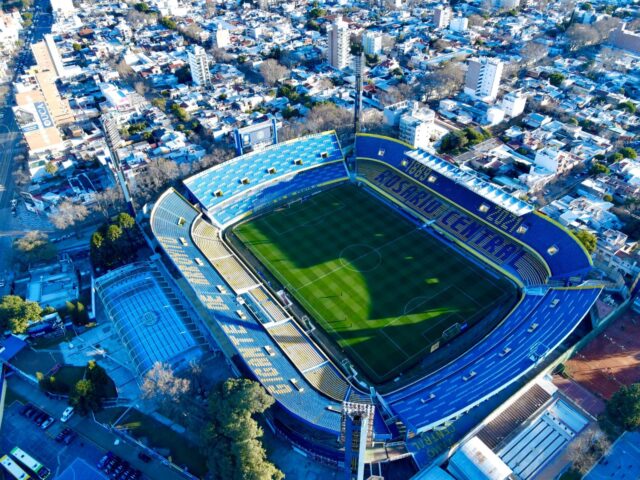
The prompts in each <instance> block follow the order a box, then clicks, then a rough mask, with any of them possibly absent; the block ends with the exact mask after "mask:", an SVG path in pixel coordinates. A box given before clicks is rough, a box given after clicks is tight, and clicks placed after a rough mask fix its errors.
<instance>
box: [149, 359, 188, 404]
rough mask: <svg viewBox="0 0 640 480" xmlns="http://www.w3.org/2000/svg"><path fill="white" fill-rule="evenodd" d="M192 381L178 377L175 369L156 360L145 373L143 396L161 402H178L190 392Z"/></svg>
mask: <svg viewBox="0 0 640 480" xmlns="http://www.w3.org/2000/svg"><path fill="white" fill-rule="evenodd" d="M190 387H191V383H190V382H189V380H187V379H185V378H180V377H177V376H176V375H175V374H174V373H173V369H172V368H171V366H169V365H168V364H166V363H162V362H156V363H154V364H153V367H152V368H151V369H150V370H149V371H148V372H147V373H146V374H145V376H144V381H143V382H142V387H141V390H142V397H143V398H146V399H150V400H155V401H158V402H160V403H163V402H166V401H169V402H173V403H175V402H178V401H179V400H180V398H181V397H182V396H183V395H185V394H187V393H188V392H189V389H190Z"/></svg>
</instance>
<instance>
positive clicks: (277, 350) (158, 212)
mask: <svg viewBox="0 0 640 480" xmlns="http://www.w3.org/2000/svg"><path fill="white" fill-rule="evenodd" d="M199 219H201V217H200V214H199V213H198V211H197V210H196V209H195V208H193V207H192V206H191V205H190V204H189V202H187V201H186V200H185V199H184V198H183V197H182V196H180V195H179V194H178V193H177V192H176V191H175V190H173V189H170V190H168V191H167V192H165V193H164V194H163V195H161V196H160V198H159V199H158V200H157V202H156V204H155V205H154V207H153V210H152V212H151V219H150V223H151V229H152V231H153V234H154V235H155V237H156V239H157V240H158V242H159V243H160V245H161V246H162V248H163V249H164V251H165V252H166V254H167V256H168V257H169V258H170V259H171V260H172V262H173V263H174V265H175V266H176V267H177V268H178V270H180V272H181V273H182V275H183V276H184V277H185V278H186V279H187V280H188V283H189V284H190V286H191V288H192V289H193V290H194V292H195V294H196V296H197V297H198V298H199V299H200V300H201V301H202V304H203V306H204V307H205V308H206V309H207V310H208V311H209V312H210V314H211V317H212V319H213V320H214V321H215V323H216V325H218V326H219V327H220V329H221V330H222V331H223V332H224V334H225V335H226V336H227V338H228V339H229V341H230V343H231V344H232V345H233V346H234V348H235V349H236V351H237V352H238V353H239V355H240V357H241V358H242V360H243V362H244V363H245V365H246V366H247V368H248V369H249V370H250V371H251V372H252V374H253V375H254V377H255V378H256V379H257V380H258V381H259V382H260V383H261V384H262V385H263V386H264V387H265V388H266V389H267V390H268V391H269V392H270V393H271V394H272V395H273V397H274V398H275V399H276V401H277V403H278V404H279V405H280V406H281V407H282V408H284V409H285V410H286V411H288V412H289V413H290V414H291V415H293V416H294V417H295V418H298V419H300V420H302V421H304V422H305V423H306V424H308V425H309V426H311V427H315V428H318V429H320V430H322V431H324V432H328V433H331V434H339V432H340V414H339V412H340V409H341V403H340V402H338V401H336V400H333V399H330V398H328V396H325V395H323V394H321V393H320V392H319V391H318V390H316V389H315V388H313V385H312V384H311V383H310V382H308V381H307V379H306V378H305V377H304V376H303V375H302V374H301V372H300V371H299V367H297V366H296V365H295V364H294V362H293V361H292V360H291V359H290V358H289V357H288V356H287V355H286V354H285V353H284V350H283V349H281V347H280V346H279V344H278V343H277V342H276V341H275V340H274V339H273V338H272V337H271V335H269V333H267V330H266V329H265V328H264V326H263V325H262V324H261V323H260V322H259V321H258V320H257V319H255V318H254V316H253V315H252V314H251V312H250V311H249V310H248V309H247V306H246V303H245V302H244V301H239V299H238V297H237V296H236V295H235V294H234V293H232V286H231V284H230V283H229V282H228V281H227V280H226V278H225V277H224V276H223V275H222V274H221V272H219V271H218V270H216V268H214V266H213V265H212V264H211V263H209V262H208V261H200V262H195V261H194V259H195V258H205V259H206V257H203V252H202V251H201V250H200V249H199V248H198V247H197V245H196V243H195V241H194V238H192V237H191V235H190V234H189V232H190V230H191V226H192V225H195V226H196V227H198V226H199V227H200V229H199V230H198V232H202V231H203V230H202V229H203V227H202V226H201V225H200V222H197V221H198V220H199ZM209 232H212V230H209ZM238 266H239V268H243V267H242V266H241V265H240V264H239V263H238ZM245 273H246V274H247V276H249V278H250V275H249V274H248V272H246V271H245ZM232 274H235V272H232ZM252 283H253V284H257V282H256V281H253V280H252ZM221 290H222V291H221ZM253 290H256V289H255V288H254V289H253ZM262 293H264V291H263V292H262ZM274 306H275V303H274ZM239 312H240V313H239ZM240 314H241V315H240ZM298 333H299V335H300V338H302V339H306V337H304V336H303V335H302V333H300V331H298ZM307 342H310V341H309V340H308V339H307ZM309 347H310V348H311V349H312V350H311V351H313V352H315V353H316V354H317V355H318V358H317V359H316V360H317V363H318V364H321V363H323V362H328V359H327V358H326V357H323V355H322V354H321V353H320V352H319V350H317V349H315V347H314V346H313V345H312V344H311V343H309ZM335 373H336V375H337V376H338V378H340V380H341V381H342V382H344V383H345V385H348V384H347V381H346V380H345V379H344V378H341V377H340V376H339V374H338V373H337V371H336V372H335ZM293 381H295V382H293ZM330 386H331V385H330ZM334 391H335V390H331V393H333V392H334Z"/></svg>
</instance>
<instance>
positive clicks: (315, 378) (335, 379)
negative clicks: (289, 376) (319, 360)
mask: <svg viewBox="0 0 640 480" xmlns="http://www.w3.org/2000/svg"><path fill="white" fill-rule="evenodd" d="M304 376H305V377H306V378H307V380H309V382H310V383H311V384H312V385H314V386H315V387H316V388H317V389H318V390H320V391H321V392H324V393H326V394H327V395H329V396H330V397H331V398H335V399H336V400H338V401H342V400H344V399H345V396H346V395H347V390H348V387H349V385H348V384H347V382H345V381H344V379H343V378H341V377H340V375H339V374H338V373H337V372H336V369H335V367H334V366H333V365H331V364H329V363H324V364H322V365H320V366H319V367H317V368H314V369H313V370H310V371H307V372H305V374H304Z"/></svg>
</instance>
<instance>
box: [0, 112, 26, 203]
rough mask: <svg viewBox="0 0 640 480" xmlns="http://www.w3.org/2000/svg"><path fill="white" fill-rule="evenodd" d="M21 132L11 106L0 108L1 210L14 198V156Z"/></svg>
mask: <svg viewBox="0 0 640 480" xmlns="http://www.w3.org/2000/svg"><path fill="white" fill-rule="evenodd" d="M20 138H21V134H20V131H19V129H18V125H16V122H15V119H14V117H13V111H12V110H11V108H10V107H4V108H2V109H0V211H2V209H5V208H7V207H9V202H10V201H11V199H12V198H13V191H14V186H13V177H12V173H13V169H14V157H15V155H16V153H17V151H18V149H19V145H18V144H19V143H20Z"/></svg>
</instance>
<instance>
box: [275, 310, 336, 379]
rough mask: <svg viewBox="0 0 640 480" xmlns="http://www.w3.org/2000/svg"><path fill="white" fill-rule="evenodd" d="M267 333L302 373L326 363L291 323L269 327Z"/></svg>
mask: <svg viewBox="0 0 640 480" xmlns="http://www.w3.org/2000/svg"><path fill="white" fill-rule="evenodd" d="M269 333H270V334H271V336H272V337H273V338H274V339H275V341H276V342H278V344H279V345H280V346H281V347H282V349H283V350H284V351H285V352H286V353H287V355H289V358H291V360H293V363H294V364H295V365H297V366H298V368H299V369H300V370H301V371H302V372H303V373H304V372H305V370H308V369H310V368H313V367H317V366H318V365H320V364H321V363H324V362H325V361H326V358H324V357H323V356H322V355H320V353H319V352H318V350H316V348H315V347H314V346H313V345H311V343H309V341H308V340H307V339H306V338H305V337H303V336H302V334H301V333H300V330H299V329H298V327H297V326H296V325H295V324H294V323H293V321H289V322H285V323H282V324H279V325H276V326H275V327H271V328H269Z"/></svg>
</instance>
